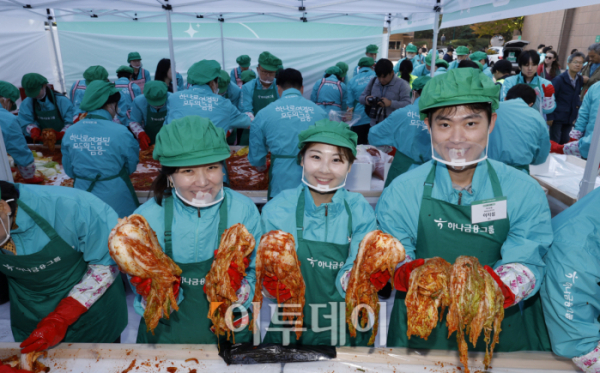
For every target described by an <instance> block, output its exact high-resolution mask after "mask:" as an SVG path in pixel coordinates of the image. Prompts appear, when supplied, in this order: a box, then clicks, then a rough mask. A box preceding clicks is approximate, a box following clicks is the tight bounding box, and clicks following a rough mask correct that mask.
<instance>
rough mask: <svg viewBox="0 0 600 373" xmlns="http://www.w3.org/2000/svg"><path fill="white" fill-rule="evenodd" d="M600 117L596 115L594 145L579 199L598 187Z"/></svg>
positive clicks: (584, 174) (591, 148)
mask: <svg viewBox="0 0 600 373" xmlns="http://www.w3.org/2000/svg"><path fill="white" fill-rule="evenodd" d="M598 110H599V114H600V107H598ZM599 123H600V116H598V115H596V124H595V125H594V128H595V131H594V134H593V135H592V143H591V146H590V152H589V154H588V159H587V163H586V165H585V171H584V172H583V179H581V188H580V189H579V196H578V199H582V198H583V197H585V196H586V194H588V193H589V192H591V191H592V190H594V187H595V186H596V176H597V175H598V164H599V163H600V124H599Z"/></svg>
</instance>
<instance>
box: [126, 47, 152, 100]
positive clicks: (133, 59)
mask: <svg viewBox="0 0 600 373" xmlns="http://www.w3.org/2000/svg"><path fill="white" fill-rule="evenodd" d="M127 63H129V67H131V68H132V69H133V77H132V82H133V83H135V84H137V85H138V87H140V90H142V91H143V90H144V84H146V83H147V82H149V81H151V80H152V79H151V78H150V71H148V70H146V69H144V68H143V67H142V56H140V54H139V53H138V52H131V53H129V54H128V55H127Z"/></svg>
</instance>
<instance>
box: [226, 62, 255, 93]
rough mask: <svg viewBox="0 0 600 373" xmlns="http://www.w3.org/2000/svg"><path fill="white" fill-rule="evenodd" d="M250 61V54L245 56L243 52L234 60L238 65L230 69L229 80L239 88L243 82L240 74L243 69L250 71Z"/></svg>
mask: <svg viewBox="0 0 600 373" xmlns="http://www.w3.org/2000/svg"><path fill="white" fill-rule="evenodd" d="M250 61H251V59H250V56H247V55H245V54H244V55H241V56H239V57H238V58H237V59H236V60H235V62H237V64H238V67H236V68H235V69H233V70H231V73H230V74H229V76H230V79H231V82H232V83H234V84H235V85H237V86H238V88H240V89H241V88H242V86H243V85H244V83H245V82H244V81H243V79H242V74H243V73H244V71H252V69H250Z"/></svg>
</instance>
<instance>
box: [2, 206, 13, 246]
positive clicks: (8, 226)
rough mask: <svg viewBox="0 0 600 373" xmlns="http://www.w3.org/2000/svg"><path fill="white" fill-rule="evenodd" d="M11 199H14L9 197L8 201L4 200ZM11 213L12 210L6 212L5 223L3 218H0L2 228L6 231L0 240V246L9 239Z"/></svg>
mask: <svg viewBox="0 0 600 373" xmlns="http://www.w3.org/2000/svg"><path fill="white" fill-rule="evenodd" d="M13 201H14V199H9V200H8V201H5V202H6V203H9V202H13ZM11 215H12V212H9V213H8V214H7V219H8V223H7V225H4V220H2V219H0V224H1V225H2V228H3V229H4V232H5V233H6V237H5V238H4V239H3V240H2V242H0V246H2V245H4V244H5V243H7V242H8V240H9V239H10V226H11V225H12V222H11V221H10V216H11Z"/></svg>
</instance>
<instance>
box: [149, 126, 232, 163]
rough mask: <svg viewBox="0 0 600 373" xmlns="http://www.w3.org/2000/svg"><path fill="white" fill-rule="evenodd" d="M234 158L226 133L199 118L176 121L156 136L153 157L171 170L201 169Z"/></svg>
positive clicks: (164, 127)
mask: <svg viewBox="0 0 600 373" xmlns="http://www.w3.org/2000/svg"><path fill="white" fill-rule="evenodd" d="M230 155H231V152H230V149H229V145H227V140H226V138H225V131H223V129H222V128H219V127H215V125H214V124H213V123H212V122H211V121H210V119H208V118H201V117H199V116H197V115H190V116H187V117H183V118H179V119H175V120H174V121H172V122H171V123H169V125H167V126H163V128H162V129H161V130H160V132H159V133H158V135H157V136H156V144H155V146H154V153H152V157H153V158H154V159H156V160H157V161H159V162H160V164H161V165H163V166H167V167H185V166H199V165H205V164H210V163H215V162H220V161H224V160H225V159H227V158H229V157H230Z"/></svg>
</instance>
